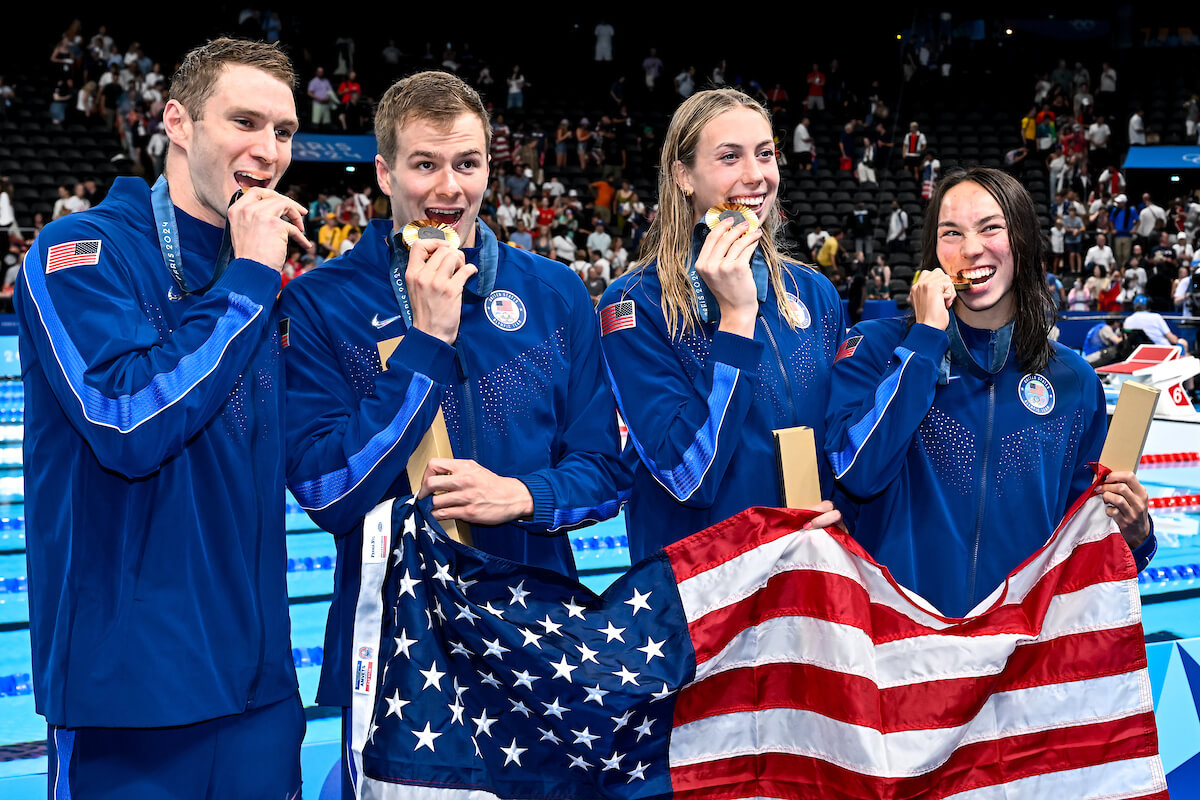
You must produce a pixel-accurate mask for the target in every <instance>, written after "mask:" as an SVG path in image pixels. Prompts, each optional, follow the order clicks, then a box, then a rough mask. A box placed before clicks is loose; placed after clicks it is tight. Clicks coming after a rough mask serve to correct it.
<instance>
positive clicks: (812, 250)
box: [805, 222, 829, 263]
mask: <svg viewBox="0 0 1200 800" xmlns="http://www.w3.org/2000/svg"><path fill="white" fill-rule="evenodd" d="M828 238H829V234H828V233H826V232H825V231H824V230H823V229H822V228H821V223H820V222H817V223H814V224H813V229H812V230H811V231H809V234H808V236H807V238H806V239H805V244H806V246H807V248H808V259H809V261H811V262H813V263H816V260H817V253H818V252H820V250H821V246H822V245H824V244H825V240H826V239H828Z"/></svg>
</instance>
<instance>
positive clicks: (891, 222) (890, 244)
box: [887, 200, 908, 253]
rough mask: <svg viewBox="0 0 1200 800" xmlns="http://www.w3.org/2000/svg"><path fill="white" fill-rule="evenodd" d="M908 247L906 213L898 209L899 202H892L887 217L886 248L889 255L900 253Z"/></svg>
mask: <svg viewBox="0 0 1200 800" xmlns="http://www.w3.org/2000/svg"><path fill="white" fill-rule="evenodd" d="M907 247H908V212H907V211H905V210H904V209H903V208H901V207H900V201H899V200H893V201H892V211H891V213H890V214H889V215H888V232H887V248H888V252H889V253H901V252H904V250H905V249H906V248H907Z"/></svg>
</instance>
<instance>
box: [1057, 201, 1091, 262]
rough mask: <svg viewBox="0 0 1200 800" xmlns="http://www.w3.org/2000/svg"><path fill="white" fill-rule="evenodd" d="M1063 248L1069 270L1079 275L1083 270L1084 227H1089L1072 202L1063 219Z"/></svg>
mask: <svg viewBox="0 0 1200 800" xmlns="http://www.w3.org/2000/svg"><path fill="white" fill-rule="evenodd" d="M1063 227H1064V229H1065V233H1064V234H1063V248H1064V249H1065V250H1066V253H1067V271H1068V272H1070V273H1071V274H1072V275H1077V274H1079V273H1080V272H1081V271H1082V270H1083V229H1084V228H1085V227H1087V226H1086V225H1085V224H1084V221H1083V218H1082V217H1080V216H1079V214H1078V213H1077V212H1076V209H1075V206H1074V205H1073V204H1072V205H1071V206H1070V208H1068V209H1067V216H1066V217H1065V218H1064V219H1063Z"/></svg>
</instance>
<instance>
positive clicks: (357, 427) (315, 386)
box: [280, 285, 456, 534]
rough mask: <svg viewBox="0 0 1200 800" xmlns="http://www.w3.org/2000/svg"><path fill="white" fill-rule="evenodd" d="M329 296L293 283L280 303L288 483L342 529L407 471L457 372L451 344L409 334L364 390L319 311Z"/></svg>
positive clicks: (311, 510) (315, 512)
mask: <svg viewBox="0 0 1200 800" xmlns="http://www.w3.org/2000/svg"><path fill="white" fill-rule="evenodd" d="M330 302H331V301H330V300H329V299H328V297H326V298H324V301H323V302H322V298H321V297H314V296H313V295H312V294H311V293H310V292H304V291H301V290H299V289H297V290H293V287H292V285H289V286H288V288H287V290H286V291H284V293H283V299H282V300H281V302H280V311H281V314H282V316H283V317H284V319H286V323H285V324H286V325H287V327H288V346H287V347H286V348H285V349H284V351H283V352H284V366H285V370H284V372H285V374H286V376H287V377H286V383H287V413H286V419H287V423H286V424H287V432H286V441H287V480H288V486H289V488H290V489H291V490H292V494H293V495H294V496H295V498H296V501H297V502H298V503H299V504H300V506H301V508H303V509H304V510H305V511H307V512H308V514H309V516H311V517H312V519H313V521H314V522H316V523H317V524H318V525H319V526H320V527H321V528H323V529H324V530H327V531H330V532H331V533H334V534H344V533H348V532H349V531H351V530H353V529H354V528H355V527H357V526H358V525H359V524H360V523H361V522H362V518H363V517H364V516H365V515H366V513H367V512H368V511H370V510H371V509H372V508H374V507H375V506H376V505H377V504H378V503H379V501H380V500H382V499H383V498H384V497H385V496H387V492H388V489H389V488H390V487H391V486H392V484H393V483H394V482H395V481H396V480H397V479H399V478H400V477H401V476H406V468H407V466H408V459H409V457H410V456H411V455H412V453H413V450H415V449H416V447H417V445H418V444H419V443H420V441H421V438H422V437H423V436H424V435H425V432H426V431H427V430H429V426H430V425H431V424H432V423H433V420H434V417H435V416H436V415H437V410H438V407H439V406H440V405H441V401H442V395H443V392H444V391H445V387H446V386H447V385H448V384H450V383H451V382H452V381H453V380H454V378H455V374H456V373H455V362H454V348H453V347H451V346H450V345H448V344H446V343H445V342H442V341H440V340H439V339H436V338H434V337H432V336H429V335H427V334H425V333H422V332H421V331H418V330H409V331H408V332H407V333H406V334H405V336H404V338H403V339H402V340H401V342H400V344H399V345H398V346H397V347H396V349H395V351H394V352H393V353H392V354H391V356H390V357H389V358H388V362H387V369H386V370H384V371H382V372H380V373H379V374H378V375H376V376H375V387H374V390H373V391H371V392H369V393H367V394H366V396H361V395H360V393H359V392H358V390H357V389H356V388H355V387H354V385H353V384H352V383H351V380H350V377H349V376H348V375H347V374H346V371H345V370H344V369H343V366H342V362H341V359H340V357H339V352H338V348H337V347H336V346H335V333H334V331H333V330H332V329H331V327H330V325H329V323H327V322H326V321H325V319H324V317H323V314H322V309H325V310H326V311H329V309H328V306H329V303H330ZM331 313H332V312H331ZM405 480H406V482H407V479H405Z"/></svg>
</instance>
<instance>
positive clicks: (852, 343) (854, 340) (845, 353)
mask: <svg viewBox="0 0 1200 800" xmlns="http://www.w3.org/2000/svg"><path fill="white" fill-rule="evenodd" d="M862 338H863V337H861V336H851V337H850V338H849V339H847V340H846V341H844V342H842V346H841V347H839V348H838V351H837V356H835V357H834V359H833V363H835V364H836V363H837V362H839V361H841V360H842V359H843V358H849V357H850V356H852V355H854V349H855V348H856V347H858V343H859V342H861V341H862Z"/></svg>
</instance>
